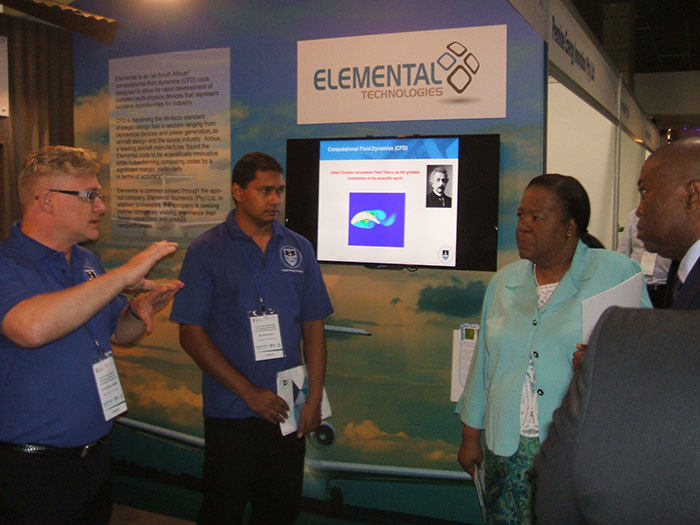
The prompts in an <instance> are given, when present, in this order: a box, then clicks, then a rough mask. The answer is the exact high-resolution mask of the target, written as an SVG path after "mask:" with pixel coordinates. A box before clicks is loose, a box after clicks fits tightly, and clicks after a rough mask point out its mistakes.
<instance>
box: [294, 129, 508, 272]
mask: <svg viewBox="0 0 700 525" xmlns="http://www.w3.org/2000/svg"><path fill="white" fill-rule="evenodd" d="M499 151H500V138H499V135H495V134H489V135H449V136H448V135H444V136H442V135H434V136H407V137H400V136H395V137H362V138H312V139H310V138H304V139H289V140H287V167H286V184H287V191H286V194H287V197H286V225H287V226H288V227H289V228H291V229H292V230H294V231H296V232H298V233H300V234H302V235H304V236H305V237H306V238H307V239H309V241H311V243H312V244H313V246H314V249H315V250H316V256H317V257H318V260H319V261H321V262H329V263H345V264H363V265H365V266H368V267H372V268H401V267H408V268H419V267H439V268H451V269H456V270H484V271H495V270H496V257H497V249H498V186H499Z"/></svg>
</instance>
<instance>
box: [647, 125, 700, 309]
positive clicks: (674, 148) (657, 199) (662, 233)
mask: <svg viewBox="0 0 700 525" xmlns="http://www.w3.org/2000/svg"><path fill="white" fill-rule="evenodd" d="M637 184H638V186H639V192H640V194H641V201H640V203H639V206H638V207H637V215H638V216H639V222H638V223H637V228H638V233H637V237H639V238H640V239H641V240H642V241H643V242H644V248H645V249H646V250H647V251H649V252H656V253H658V254H659V255H662V256H664V257H668V258H670V259H673V260H674V261H675V264H673V265H672V266H671V270H670V271H669V281H668V282H669V286H668V287H667V288H668V296H667V301H666V305H667V306H670V307H671V308H674V309H681V310H692V309H697V308H700V137H693V138H688V139H682V140H679V141H676V142H672V143H670V144H668V145H666V146H664V147H663V148H661V149H659V150H658V151H656V152H655V153H654V154H653V155H651V156H650V157H649V158H648V159H647V161H646V162H645V163H644V166H643V167H642V173H641V175H640V176H639V181H638V183H637ZM674 269H676V270H677V271H676V272H674Z"/></svg>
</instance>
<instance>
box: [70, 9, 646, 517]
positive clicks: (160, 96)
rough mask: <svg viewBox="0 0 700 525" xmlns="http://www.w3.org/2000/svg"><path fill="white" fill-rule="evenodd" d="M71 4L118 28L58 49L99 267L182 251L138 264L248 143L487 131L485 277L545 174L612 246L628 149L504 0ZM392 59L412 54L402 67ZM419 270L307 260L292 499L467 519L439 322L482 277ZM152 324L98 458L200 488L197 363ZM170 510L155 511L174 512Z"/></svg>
mask: <svg viewBox="0 0 700 525" xmlns="http://www.w3.org/2000/svg"><path fill="white" fill-rule="evenodd" d="M73 5H75V6H76V7H79V8H81V9H85V10H86V11H90V12H95V13H99V14H100V15H103V16H107V17H111V18H114V19H116V20H117V21H118V22H119V24H120V29H119V31H118V33H117V35H116V38H115V40H114V42H113V44H111V45H106V44H101V43H97V42H95V41H93V40H90V39H88V38H86V37H82V36H79V35H76V36H75V41H74V49H75V52H74V53H75V144H76V146H82V147H87V148H91V149H93V150H95V151H97V152H98V154H99V156H100V162H101V166H102V168H101V173H100V180H101V183H102V185H103V187H104V191H105V193H106V194H107V195H108V196H109V197H110V200H109V204H108V211H107V214H106V217H105V219H104V220H103V224H102V226H101V231H102V233H101V237H100V241H99V243H97V244H96V245H95V246H94V250H95V251H96V252H97V253H98V254H99V256H100V258H101V259H102V261H103V262H104V264H105V266H106V267H108V268H109V267H115V266H118V265H120V264H122V263H123V262H125V261H126V260H128V258H129V257H131V256H133V255H134V254H135V253H137V251H138V250H139V249H140V248H141V247H142V246H144V245H145V244H147V243H149V242H151V241H152V240H158V239H161V238H168V239H170V240H177V241H179V242H180V250H179V251H178V253H177V254H176V255H175V256H174V257H173V258H171V259H169V260H167V261H164V262H162V263H160V264H159V265H157V266H156V268H155V269H154V270H153V271H152V274H151V276H150V277H151V278H153V279H155V280H157V281H158V280H166V279H175V278H177V277H178V274H179V270H180V266H181V264H182V258H183V256H184V253H185V250H186V248H187V246H188V244H189V242H190V241H191V240H192V238H194V236H195V235H196V234H197V233H199V232H201V231H204V230H205V229H206V228H207V227H209V226H210V225H211V224H214V223H216V222H220V221H221V220H223V218H224V217H225V215H226V212H228V210H229V209H230V206H231V202H230V195H229V190H230V169H231V167H232V165H233V163H235V161H236V160H237V159H238V158H239V157H240V156H241V155H243V154H244V153H246V152H249V151H256V150H257V151H264V152H267V153H269V154H271V155H273V156H274V157H276V158H277V159H278V160H279V161H280V162H281V164H282V165H283V166H284V165H285V163H286V160H287V157H286V151H287V150H286V147H287V140H288V139H303V138H324V137H325V138H331V137H332V138H339V137H367V136H375V137H386V136H413V135H452V136H457V135H473V134H482V135H493V134H497V135H499V137H500V155H499V163H500V175H499V177H498V179H499V180H498V217H497V220H498V237H497V257H496V260H497V267H498V268H501V267H503V266H504V265H505V264H507V263H509V262H512V261H514V260H516V259H517V249H516V246H515V223H516V217H515V212H516V209H517V206H518V203H519V200H520V197H521V195H522V192H523V189H524V188H525V186H526V184H527V182H528V181H529V180H530V179H531V178H533V177H534V176H536V175H538V174H540V173H542V172H543V171H544V170H545V166H546V170H547V171H550V172H551V171H559V172H561V173H566V174H570V175H574V176H576V177H578V178H580V179H581V180H582V182H583V183H584V185H585V186H586V188H587V189H588V191H589V193H590V195H591V199H592V201H593V203H594V204H593V206H594V211H593V218H594V219H593V222H592V224H591V231H592V233H593V234H594V235H596V236H598V237H599V238H600V239H601V240H602V241H603V242H604V244H605V245H606V246H608V247H612V245H613V244H614V242H615V238H614V233H613V232H614V231H615V224H616V221H617V219H618V216H619V215H620V214H623V213H626V211H622V208H623V207H624V210H628V209H629V208H631V207H632V206H633V205H634V198H635V197H634V193H633V192H629V191H628V187H629V185H631V184H633V182H632V181H633V180H636V175H635V172H636V171H638V168H639V166H640V165H641V159H642V156H643V151H644V148H643V146H639V145H637V143H636V142H634V140H632V139H631V138H630V137H629V136H628V135H627V132H626V131H621V130H624V129H625V127H624V124H621V120H620V119H617V122H613V121H611V120H610V118H609V116H608V115H606V114H605V112H602V113H601V112H600V111H598V110H597V109H596V108H595V107H594V105H591V104H590V103H589V101H587V100H585V99H584V98H581V97H580V96H579V95H578V94H576V93H575V92H574V91H572V90H570V89H568V88H567V87H566V86H564V85H563V84H561V82H559V81H555V80H550V82H549V83H548V82H547V71H548V68H547V64H548V61H547V41H548V38H545V37H543V36H542V34H541V33H539V32H538V30H537V28H536V25H532V24H531V23H528V21H526V19H525V18H524V17H523V15H522V14H521V13H519V12H518V11H517V10H516V8H515V7H514V5H512V4H511V3H509V2H506V1H505V0H495V1H494V0H439V1H436V2H431V3H426V2H422V1H418V0H416V1H405V0H387V1H384V2H381V3H377V2H371V1H364V0H362V1H359V2H351V3H348V2H340V1H336V0H325V1H303V2H295V3H291V4H283V5H282V4H280V3H279V2H274V1H272V0H263V1H252V0H243V1H240V2H235V3H232V2H227V1H224V0H212V1H208V2H202V1H189V2H181V3H180V2H173V3H169V4H167V5H166V4H164V3H162V2H157V1H146V2H139V3H138V4H135V3H134V2H131V1H128V0H111V1H104V0H78V1H75V2H73ZM455 43H456V44H459V45H455ZM549 47H550V49H551V44H550V45H549ZM426 53H428V55H426ZM455 57H458V58H459V60H462V61H463V63H464V67H461V69H458V68H459V67H460V66H458V65H456V64H458V60H456V59H455ZM465 57H466V58H465ZM469 57H472V58H469ZM550 60H551V57H550ZM396 64H404V65H405V64H408V66H406V67H405V68H403V69H402V71H403V76H402V77H401V78H400V79H399V77H398V76H396V75H398V73H397V72H396V71H395V70H392V69H391V68H390V67H389V66H393V65H396ZM411 64H412V65H411ZM420 64H424V65H425V68H424V69H421V67H420ZM365 67H367V68H369V69H365ZM346 68H347V69H346ZM377 68H379V69H377ZM440 68H442V69H440ZM343 71H345V72H343ZM365 71H369V72H370V73H371V72H375V73H374V76H373V77H371V81H372V82H374V85H375V87H377V86H379V87H377V89H367V88H364V92H363V88H361V87H358V85H365V86H366V85H368V84H367V83H369V82H370V77H365V76H363V75H364V74H365ZM334 72H335V73H334ZM370 73H367V74H368V75H369V74H370ZM392 74H394V75H395V76H393V77H391V75H392ZM411 75H413V76H411ZM390 78H392V79H393V80H389V79H390ZM409 79H410V80H409ZM391 82H393V83H394V85H393V86H392V85H391ZM397 84H398V85H397ZM180 88H182V89H180ZM390 88H393V91H391V94H388V93H389V90H390ZM437 88H440V90H437ZM615 89H616V90H617V89H618V88H617V87H616V88H615ZM450 90H451V91H450ZM448 95H449V96H448ZM334 97H335V98H334ZM343 97H345V98H343ZM616 97H617V91H616V93H614V94H613V95H612V98H613V99H614V100H618V99H617V98H616ZM613 114H616V113H615V112H613ZM613 120H614V119H613ZM177 130H181V132H180V134H178V131H177ZM633 135H634V134H633ZM640 136H642V137H643V136H644V132H643V131H642V133H641V135H640ZM545 138H546V144H545ZM635 138H636V136H635ZM176 139H178V140H177V141H176ZM466 162H468V159H466ZM623 166H624V167H623ZM621 167H623V168H622V169H621ZM394 175H396V174H394ZM310 176H312V175H311V174H310ZM394 179H395V180H396V177H394ZM423 185H424V182H423ZM618 187H619V188H620V191H618ZM623 187H624V189H623ZM618 195H619V196H620V197H619V199H618ZM618 200H619V203H620V204H619V209H620V211H618ZM623 201H624V202H623ZM283 212H284V210H283ZM434 266H437V265H426V266H425V267H420V268H409V269H407V268H404V269H383V268H377V267H374V268H367V267H365V266H362V265H354V264H323V265H322V272H323V276H324V280H325V282H326V285H327V287H328V290H329V293H330V296H331V300H332V302H333V306H334V310H335V312H334V314H333V315H332V316H331V317H330V318H328V319H327V320H326V321H327V325H329V326H328V328H327V331H326V336H327V340H328V373H327V380H326V388H327V391H328V396H329V399H330V404H331V407H332V411H333V416H332V417H331V418H330V419H329V420H328V423H329V424H330V425H331V431H332V433H333V435H332V439H331V440H330V442H329V443H321V444H320V445H319V443H318V442H316V443H315V445H316V446H310V447H309V448H308V453H307V467H308V468H307V471H306V478H305V489H304V490H305V496H307V497H310V498H314V499H318V500H333V501H335V502H336V503H338V502H339V501H342V502H343V503H344V504H346V505H351V506H357V507H368V508H374V509H380V510H388V511H395V512H401V513H405V514H410V515H415V516H424V517H430V518H433V519H444V520H453V521H461V522H464V521H466V522H470V523H478V522H479V521H480V519H481V518H480V513H479V510H478V506H477V504H476V496H475V493H474V490H473V485H471V482H470V481H469V478H468V476H467V475H466V474H465V473H464V472H462V471H461V469H460V467H459V465H458V463H457V460H456V455H457V450H458V447H459V442H460V429H461V423H460V421H459V420H458V418H457V416H455V415H454V402H453V399H452V398H451V388H452V383H453V381H454V377H455V374H456V377H457V381H459V379H460V378H459V370H453V366H452V363H453V361H452V358H453V333H454V331H455V330H457V329H459V327H460V326H461V325H462V324H464V323H478V322H479V316H480V310H481V302H482V299H483V294H484V292H485V289H486V285H487V283H488V281H489V279H490V278H491V276H492V275H493V272H492V271H481V270H480V271H474V270H454V269H450V268H447V267H434ZM168 315H169V311H168V309H166V310H165V311H163V312H161V313H160V314H159V316H158V319H157V322H156V326H155V329H154V331H153V333H152V334H151V335H149V336H147V337H145V338H144V339H143V340H142V341H141V342H140V343H139V344H138V345H137V346H135V347H133V348H129V349H118V350H117V352H116V353H117V354H118V359H117V361H118V367H119V372H120V376H121V379H122V383H123V386H124V389H125V393H126V397H127V403H128V406H129V412H128V414H127V418H126V419H123V420H122V421H121V422H120V423H118V424H117V429H116V431H115V433H114V434H115V435H114V452H113V453H114V457H115V460H116V462H117V465H122V466H125V465H127V466H132V467H135V468H136V469H137V470H138V471H139V472H140V473H141V474H143V475H144V476H145V477H148V476H150V477H151V479H157V478H159V476H160V477H162V476H165V477H167V476H175V477H177V478H178V479H180V480H183V483H185V481H186V482H187V484H191V485H193V486H196V479H197V478H198V477H199V475H200V471H201V459H202V449H201V444H202V437H203V430H202V416H201V384H200V376H201V375H200V372H199V370H198V368H197V367H196V366H195V365H194V363H193V362H192V361H191V360H190V358H189V357H188V356H187V355H186V354H185V352H184V351H183V350H182V349H181V348H180V346H179V342H178V327H177V326H176V325H175V324H174V323H171V322H169V321H168ZM462 379H463V378H462ZM312 445H313V443H312ZM324 445H325V446H324ZM144 490H145V489H143V490H142V491H141V494H140V496H141V497H142V503H140V504H142V505H148V502H147V501H145V500H147V499H148V498H144V494H147V493H148V492H147V491H144ZM168 505H169V504H168V503H167V502H164V503H162V505H161V506H160V507H159V509H158V510H159V511H161V512H166V513H175V512H177V511H176V510H175V509H174V508H173V507H169V506H168ZM170 505H172V506H177V505H176V502H170ZM190 517H191V516H190Z"/></svg>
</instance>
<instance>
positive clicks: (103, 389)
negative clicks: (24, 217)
mask: <svg viewBox="0 0 700 525" xmlns="http://www.w3.org/2000/svg"><path fill="white" fill-rule="evenodd" d="M45 263H46V265H47V266H48V268H49V270H51V273H53V274H54V276H55V277H56V279H57V280H58V282H59V283H61V285H62V286H73V285H72V284H71V283H70V282H68V283H66V282H65V280H64V279H62V278H61V275H60V273H59V272H58V271H57V270H56V268H55V267H54V266H53V265H52V264H51V263H50V262H49V261H45ZM83 274H84V276H85V280H87V281H91V280H93V279H95V278H96V277H97V272H96V271H95V269H94V268H91V267H90V266H88V265H86V266H84V267H83ZM85 327H86V328H87V330H88V332H89V333H90V338H91V339H92V341H94V343H95V348H96V349H97V354H98V357H97V358H96V359H95V360H94V361H93V362H92V373H93V375H94V376H95V384H96V386H97V393H98V395H99V396H100V404H101V405H102V413H103V414H104V418H105V421H109V420H110V419H112V418H114V417H116V416H118V415H119V414H123V413H124V412H126V398H125V397H124V391H123V390H122V384H121V382H120V381H119V373H118V372H117V365H116V364H115V362H114V358H113V357H112V352H111V351H109V352H105V351H104V349H103V348H102V346H101V345H100V342H99V341H98V339H97V334H96V332H95V327H94V326H93V320H92V319H90V320H89V321H88V322H87V323H85Z"/></svg>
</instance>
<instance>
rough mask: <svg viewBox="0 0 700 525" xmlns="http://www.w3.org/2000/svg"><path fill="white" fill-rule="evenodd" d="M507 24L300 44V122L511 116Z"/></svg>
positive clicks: (298, 59)
mask: <svg viewBox="0 0 700 525" xmlns="http://www.w3.org/2000/svg"><path fill="white" fill-rule="evenodd" d="M506 71H507V27H506V26H505V25H496V26H484V27H467V28H460V29H440V30H433V31H415V32H410V33H394V34H384V35H369V36H356V37H344V38H329V39H320V40H306V41H300V42H298V43H297V122H298V123H299V124H322V123H335V122H376V121H397V120H429V119H436V120H443V119H466V118H505V116H506Z"/></svg>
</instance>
